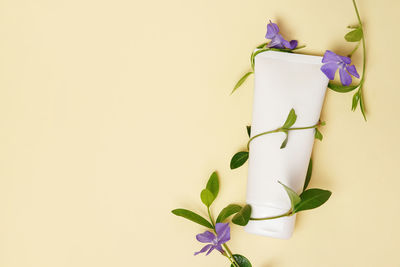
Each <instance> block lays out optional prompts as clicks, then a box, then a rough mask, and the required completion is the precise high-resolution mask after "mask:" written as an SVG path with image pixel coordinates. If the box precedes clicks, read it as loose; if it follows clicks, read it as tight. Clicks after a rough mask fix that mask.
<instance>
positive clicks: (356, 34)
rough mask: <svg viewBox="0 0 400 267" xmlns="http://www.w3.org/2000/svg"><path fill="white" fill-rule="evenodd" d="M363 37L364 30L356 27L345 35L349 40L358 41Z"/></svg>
mask: <svg viewBox="0 0 400 267" xmlns="http://www.w3.org/2000/svg"><path fill="white" fill-rule="evenodd" d="M362 37H363V31H362V29H361V28H356V29H354V30H352V31H351V32H348V33H347V34H346V35H345V36H344V39H346V41H347V42H358V41H360V40H361V38H362Z"/></svg>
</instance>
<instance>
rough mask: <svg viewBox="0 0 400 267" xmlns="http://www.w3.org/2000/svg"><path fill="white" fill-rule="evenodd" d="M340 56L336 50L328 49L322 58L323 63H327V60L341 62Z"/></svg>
mask: <svg viewBox="0 0 400 267" xmlns="http://www.w3.org/2000/svg"><path fill="white" fill-rule="evenodd" d="M339 60H340V58H339V56H338V55H336V54H335V53H334V52H332V51H331V50H326V51H325V54H324V57H323V58H322V63H327V62H339Z"/></svg>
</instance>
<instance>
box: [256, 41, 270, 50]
mask: <svg viewBox="0 0 400 267" xmlns="http://www.w3.org/2000/svg"><path fill="white" fill-rule="evenodd" d="M267 44H268V42H266V43H262V44H260V45H259V46H257V47H256V48H257V49H262V48H264V46H266V45H267Z"/></svg>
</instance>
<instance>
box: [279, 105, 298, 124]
mask: <svg viewBox="0 0 400 267" xmlns="http://www.w3.org/2000/svg"><path fill="white" fill-rule="evenodd" d="M296 120H297V115H296V112H295V111H294V109H293V108H292V109H291V110H290V112H289V114H288V116H287V118H286V121H285V123H284V124H283V126H282V128H283V129H289V128H290V127H292V126H293V124H294V123H295V122H296Z"/></svg>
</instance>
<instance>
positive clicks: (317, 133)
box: [314, 128, 324, 141]
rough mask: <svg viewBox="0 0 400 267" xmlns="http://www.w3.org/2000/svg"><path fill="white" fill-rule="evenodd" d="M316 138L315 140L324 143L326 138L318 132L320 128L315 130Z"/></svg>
mask: <svg viewBox="0 0 400 267" xmlns="http://www.w3.org/2000/svg"><path fill="white" fill-rule="evenodd" d="M314 137H315V139H318V140H319V141H322V138H324V136H323V135H322V133H321V132H320V131H319V130H318V128H315V134H314Z"/></svg>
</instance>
